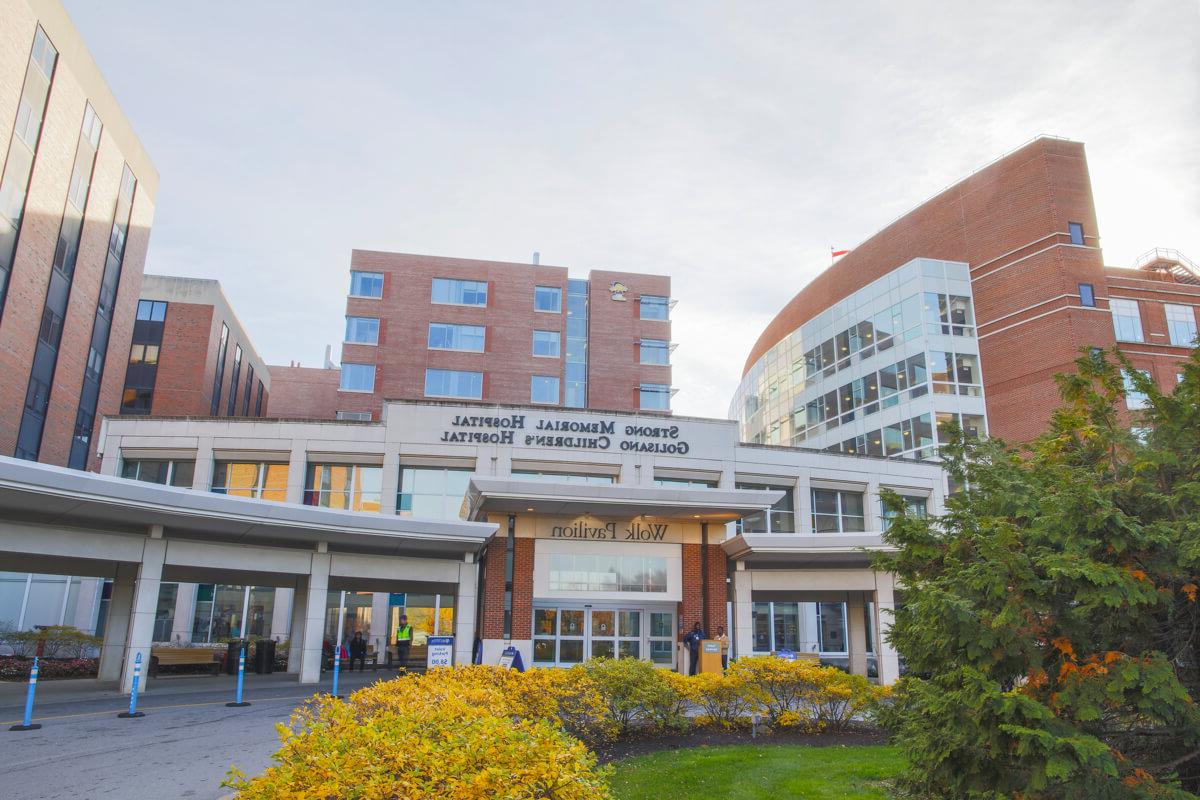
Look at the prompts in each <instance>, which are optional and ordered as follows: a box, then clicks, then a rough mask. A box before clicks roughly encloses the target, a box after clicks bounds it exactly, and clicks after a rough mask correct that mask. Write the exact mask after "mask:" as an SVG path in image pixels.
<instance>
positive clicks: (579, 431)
mask: <svg viewBox="0 0 1200 800" xmlns="http://www.w3.org/2000/svg"><path fill="white" fill-rule="evenodd" d="M679 434H680V431H679V426H678V425H639V424H629V425H620V424H618V423H617V421H616V420H612V419H607V420H575V419H529V418H528V416H527V415H525V414H508V415H504V416H495V415H494V416H474V415H469V414H456V415H455V416H454V417H453V418H452V419H451V420H450V421H449V424H448V425H447V427H446V429H445V430H443V431H442V436H441V438H440V439H439V440H438V441H440V442H445V443H446V444H507V445H524V446H525V447H546V448H553V449H556V450H563V449H566V450H619V451H622V452H627V453H662V454H667V455H676V456H683V455H687V454H688V451H690V450H691V446H690V445H689V444H688V443H687V441H685V440H683V439H680V438H679Z"/></svg>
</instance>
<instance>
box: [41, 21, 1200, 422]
mask: <svg viewBox="0 0 1200 800" xmlns="http://www.w3.org/2000/svg"><path fill="white" fill-rule="evenodd" d="M63 2H64V5H65V6H66V8H67V10H68V12H69V13H70V14H71V17H72V19H73V20H74V22H75V24H76V26H77V27H78V28H79V30H80V31H81V33H82V35H83V38H84V40H85V41H86V42H87V44H88V46H89V48H90V49H91V51H92V54H93V56H94V58H95V59H96V62H97V63H98V64H99V66H100V69H101V71H102V72H103V73H104V75H105V76H106V78H107V80H108V82H109V85H110V86H111V87H112V89H113V92H114V94H115V95H116V97H117V99H118V101H119V102H120V103H121V106H122V108H123V109H124V111H125V113H126V116H127V117H128V118H129V119H130V120H131V122H132V124H133V126H134V129H135V131H136V132H137V134H138V136H139V137H140V138H141V140H142V142H143V144H144V145H145V146H146V149H147V150H148V151H149V153H150V156H151V158H152V160H153V161H154V163H155V165H156V166H157V168H158V170H159V173H160V174H161V184H160V188H159V192H158V197H157V203H156V205H157V211H156V216H155V220H154V227H153V231H152V234H151V243H150V251H149V255H148V258H147V261H146V271H147V272H148V273H158V274H168V275H185V276H192V277H207V278H216V279H218V280H220V281H221V284H222V286H223V288H224V290H225V293H226V294H227V295H228V297H229V298H230V300H231V302H232V304H233V306H234V308H235V309H236V311H237V313H238V316H239V318H240V319H241V320H242V322H243V324H244V325H246V326H247V328H248V330H249V333H250V336H251V338H252V339H253V341H254V344H255V346H256V347H257V348H258V350H259V352H260V353H261V354H262V355H263V356H264V358H265V359H266V360H267V361H268V362H269V363H276V364H280V363H282V364H286V363H289V362H291V361H299V362H301V363H302V364H304V365H306V366H318V365H320V363H321V362H322V357H323V353H324V349H325V345H326V344H332V345H333V346H334V358H335V360H336V359H337V355H338V349H339V343H340V341H341V339H342V336H343V333H344V322H343V315H344V311H345V296H346V292H347V289H348V284H349V272H348V270H349V263H350V251H351V250H352V249H354V248H359V249H374V250H390V251H397V252H407V253H425V254H434V255H445V256H457V257H464V258H481V259H489V260H498V261H516V262H528V261H529V260H530V259H531V256H532V253H533V252H534V251H538V252H540V253H541V262H542V263H543V264H554V265H558V266H566V267H569V268H570V270H571V274H572V276H577V277H584V276H586V274H587V272H588V271H589V270H591V269H615V270H627V271H633V272H649V273H659V274H667V275H670V276H671V277H672V294H673V296H674V297H675V299H677V300H678V305H677V306H676V307H675V310H674V316H673V328H672V338H673V340H674V341H675V342H677V343H678V345H679V347H678V349H677V350H675V353H674V376H673V382H674V384H675V386H676V387H677V388H678V390H679V392H678V394H677V395H676V396H675V398H674V404H673V408H674V410H675V411H676V412H677V413H681V414H688V415H697V416H710V417H724V416H726V414H727V411H728V404H729V400H730V398H731V397H732V394H733V391H734V389H735V388H736V386H737V383H738V381H739V379H740V377H741V372H742V367H743V364H744V362H745V359H746V356H747V354H748V352H749V350H750V347H751V346H752V345H753V343H754V341H755V340H756V339H757V337H758V335H759V333H761V331H762V329H763V328H764V327H765V325H766V324H767V323H768V322H769V321H770V319H771V318H772V317H773V316H774V315H775V313H776V312H778V310H779V309H780V308H782V306H783V305H784V304H785V303H786V302H787V301H788V300H789V299H790V298H791V297H792V296H793V295H794V294H795V293H796V292H797V291H799V290H800V289H801V288H802V287H803V286H804V285H805V284H806V283H807V282H808V281H809V280H811V279H812V277H813V276H815V275H816V274H817V273H819V272H820V271H822V270H823V269H825V268H827V267H828V266H829V261H830V258H829V252H830V247H831V246H836V247H838V248H839V249H840V248H843V247H852V246H853V245H854V244H856V243H857V242H860V241H862V240H864V239H866V238H867V237H869V236H871V235H872V234H873V233H875V232H876V231H878V230H879V229H880V228H882V227H884V226H885V225H886V224H887V223H888V222H890V221H891V220H892V219H894V218H896V217H897V216H900V215H901V214H903V213H905V212H906V211H908V210H909V209H911V208H913V207H914V206H916V205H919V204H920V203H921V202H922V201H923V200H925V199H927V198H928V197H930V196H932V195H934V194H936V193H937V192H938V191H940V190H941V189H943V188H945V187H947V186H948V185H950V184H952V183H955V182H957V181H958V180H960V179H961V178H962V177H964V176H966V175H967V174H968V173H970V172H971V171H973V170H975V169H978V168H980V167H982V166H984V165H986V164H987V163H988V162H990V161H992V160H994V159H995V158H997V157H999V156H1000V155H1002V154H1003V153H1005V152H1007V151H1009V150H1012V149H1015V148H1016V147H1018V146H1019V145H1021V144H1023V143H1024V142H1026V141H1028V140H1030V139H1032V138H1033V137H1035V136H1037V135H1039V134H1051V135H1057V136H1063V137H1067V138H1070V139H1075V140H1078V141H1082V142H1084V143H1085V144H1086V146H1087V156H1088V164H1089V167H1090V170H1091V177H1092V186H1093V189H1094V192H1095V197H1096V206H1097V213H1098V216H1099V224H1100V236H1101V245H1102V247H1103V248H1104V255H1105V260H1106V263H1108V264H1111V265H1114V266H1126V265H1129V264H1131V263H1132V262H1133V260H1134V259H1135V258H1136V257H1137V256H1138V255H1139V254H1140V253H1142V252H1144V251H1145V250H1148V249H1150V248H1152V247H1176V248H1179V249H1180V250H1182V251H1183V252H1185V253H1188V254H1190V255H1191V257H1192V258H1193V259H1195V260H1198V261H1200V55H1198V52H1200V47H1197V42H1200V4H1198V3H1196V2H1194V0H1176V1H1175V2H1168V1H1167V0H1138V2H1136V3H1129V2H1111V1H1110V0H1068V1H1065V2H1056V3H1045V2H1042V1H1040V0H1039V2H1025V0H1011V1H1009V2H1003V3H994V2H990V3H978V2H967V3H944V2H938V3H934V2H929V3H926V2H920V0H910V1H909V2H903V3H885V2H873V3H859V2H854V0H850V1H848V2H837V3H809V2H797V1H796V0H793V1H792V2H768V1H766V0H763V1H762V2H746V3H728V2H726V3H710V2H702V1H697V0H692V1H690V2H678V3H676V2H642V3H632V2H621V1H618V2H612V1H611V0H608V1H607V2H567V3H547V2H536V3H535V2H523V0H506V2H502V3H497V2H479V3H471V2H453V1H449V2H439V3H415V2H399V1H394V2H365V1H364V2H346V3H328V2H325V3H320V4H316V3H309V2H304V0H295V1H294V2H286V3H285V2H224V1H223V0H214V1H212V2H206V3H178V2H158V1H156V0H140V1H138V2H134V1H133V0H105V2H98V0H63Z"/></svg>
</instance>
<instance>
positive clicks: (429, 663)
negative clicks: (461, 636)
mask: <svg viewBox="0 0 1200 800" xmlns="http://www.w3.org/2000/svg"><path fill="white" fill-rule="evenodd" d="M428 644H429V649H428V655H427V656H426V657H425V666H426V667H427V668H429V669H433V668H434V667H449V666H451V665H452V664H453V663H454V637H453V636H430V637H429V639H428Z"/></svg>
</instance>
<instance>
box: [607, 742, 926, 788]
mask: <svg viewBox="0 0 1200 800" xmlns="http://www.w3.org/2000/svg"><path fill="white" fill-rule="evenodd" d="M903 766H904V764H903V761H902V759H901V756H900V754H899V753H898V752H897V751H896V749H895V748H892V747H882V746H861V745H856V746H852V747H805V746H802V745H763V746H759V745H730V746H726V747H697V748H693V749H685V750H668V751H665V752H662V753H653V754H651V755H646V756H635V757H633V758H627V759H624V760H621V761H618V762H616V763H615V764H614V767H615V772H614V774H613V779H612V786H613V794H614V796H616V797H617V798H618V800H660V799H661V798H677V800H687V798H705V800H708V799H709V798H712V800H717V799H718V798H731V800H758V799H759V798H763V800H766V798H770V800H783V799H784V798H794V799H795V800H887V798H888V797H890V794H889V793H888V791H887V787H886V785H885V784H884V783H883V782H884V781H886V780H887V779H889V778H892V777H894V776H895V775H897V774H899V772H900V770H901V769H902V768H903Z"/></svg>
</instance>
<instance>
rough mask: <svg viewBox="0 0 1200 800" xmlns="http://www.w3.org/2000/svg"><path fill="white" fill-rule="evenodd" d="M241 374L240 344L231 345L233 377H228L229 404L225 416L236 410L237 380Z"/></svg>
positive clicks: (229, 415)
mask: <svg viewBox="0 0 1200 800" xmlns="http://www.w3.org/2000/svg"><path fill="white" fill-rule="evenodd" d="M241 376H242V346H241V345H240V344H236V345H234V346H233V377H231V378H230V379H229V405H228V406H227V407H226V408H225V416H227V417H232V416H233V414H234V412H235V411H237V400H238V381H239V380H240V379H241Z"/></svg>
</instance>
